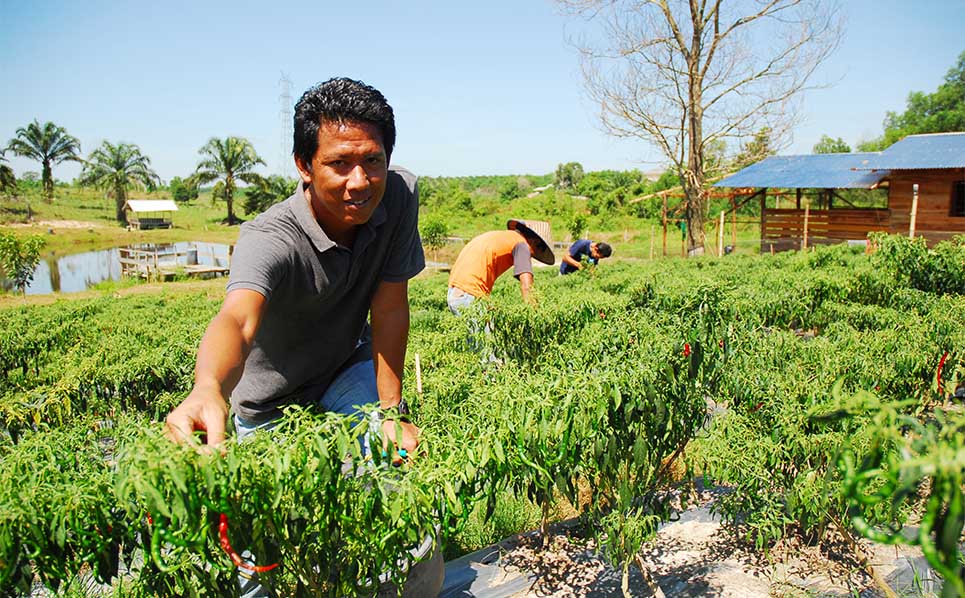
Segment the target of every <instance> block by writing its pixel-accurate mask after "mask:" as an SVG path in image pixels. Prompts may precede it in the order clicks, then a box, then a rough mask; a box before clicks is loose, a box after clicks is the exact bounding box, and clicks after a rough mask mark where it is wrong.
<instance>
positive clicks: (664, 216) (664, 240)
mask: <svg viewBox="0 0 965 598" xmlns="http://www.w3.org/2000/svg"><path fill="white" fill-rule="evenodd" d="M662 195H663V257H667V192H666V191H664V192H663V193H662Z"/></svg>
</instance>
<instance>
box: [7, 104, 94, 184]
mask: <svg viewBox="0 0 965 598" xmlns="http://www.w3.org/2000/svg"><path fill="white" fill-rule="evenodd" d="M7 149H8V150H10V151H12V152H13V153H15V154H17V155H18V156H23V157H24V158H30V159H32V160H36V161H38V162H40V164H41V165H42V166H43V173H42V178H43V182H44V194H45V195H46V196H47V201H53V200H54V177H53V174H52V170H51V166H52V165H54V164H60V163H61V162H64V161H68V160H70V161H74V162H80V161H81V159H80V156H79V155H78V154H79V153H80V141H78V140H77V138H76V137H73V136H72V135H69V134H68V133H67V131H66V130H64V128H63V127H58V126H57V125H55V124H54V123H52V122H46V123H44V124H43V125H41V124H40V123H39V122H38V121H36V120H34V121H33V122H32V123H30V124H29V125H27V126H26V127H20V128H19V129H17V136H16V137H15V138H13V139H11V140H10V142H9V143H7Z"/></svg>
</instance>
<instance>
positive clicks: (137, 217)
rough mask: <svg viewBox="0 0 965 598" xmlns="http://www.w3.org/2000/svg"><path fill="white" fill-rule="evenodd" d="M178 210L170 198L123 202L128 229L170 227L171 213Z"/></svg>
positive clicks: (171, 224)
mask: <svg viewBox="0 0 965 598" xmlns="http://www.w3.org/2000/svg"><path fill="white" fill-rule="evenodd" d="M177 211H178V206H177V204H175V203H174V201H173V200H170V199H129V200H127V201H126V202H124V215H125V216H126V218H127V228H128V230H135V229H136V230H147V229H152V228H171V227H172V226H173V223H172V222H171V215H172V214H173V213H174V212H177Z"/></svg>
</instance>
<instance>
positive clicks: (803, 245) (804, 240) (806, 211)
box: [801, 201, 811, 251]
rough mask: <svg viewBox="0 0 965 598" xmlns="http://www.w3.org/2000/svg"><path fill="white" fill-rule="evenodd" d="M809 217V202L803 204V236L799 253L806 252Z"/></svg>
mask: <svg viewBox="0 0 965 598" xmlns="http://www.w3.org/2000/svg"><path fill="white" fill-rule="evenodd" d="M810 215H811V202H810V201H805V202H804V236H803V237H802V238H801V251H807V250H808V217H809V216H810Z"/></svg>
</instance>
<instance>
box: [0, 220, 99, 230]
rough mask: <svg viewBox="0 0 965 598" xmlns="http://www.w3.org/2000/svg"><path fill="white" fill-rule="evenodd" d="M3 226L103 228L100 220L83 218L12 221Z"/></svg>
mask: <svg viewBox="0 0 965 598" xmlns="http://www.w3.org/2000/svg"><path fill="white" fill-rule="evenodd" d="M4 226H9V227H10V228H54V229H56V228H69V229H88V228H104V226H105V225H104V224H101V223H100V222H85V221H83V220H34V221H32V222H12V223H10V224H6V225H4Z"/></svg>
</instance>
